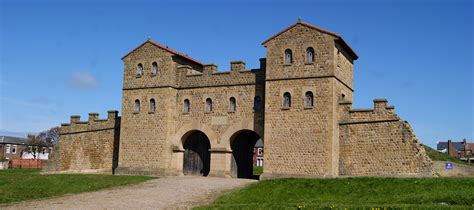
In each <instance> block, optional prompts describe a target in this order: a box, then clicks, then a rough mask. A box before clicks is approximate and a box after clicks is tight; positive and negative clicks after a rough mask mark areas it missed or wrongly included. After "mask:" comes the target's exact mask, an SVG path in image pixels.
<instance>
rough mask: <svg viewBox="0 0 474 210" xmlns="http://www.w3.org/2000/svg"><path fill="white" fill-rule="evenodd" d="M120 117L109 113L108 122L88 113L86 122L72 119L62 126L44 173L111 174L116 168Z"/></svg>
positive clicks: (113, 112) (115, 112)
mask: <svg viewBox="0 0 474 210" xmlns="http://www.w3.org/2000/svg"><path fill="white" fill-rule="evenodd" d="M119 135H120V117H119V116H118V112H117V111H109V112H108V116H107V119H99V115H98V114H97V113H90V114H89V120H88V121H80V116H71V122H70V123H63V124H61V128H60V131H59V138H58V140H57V143H56V146H55V149H54V152H53V153H52V154H51V156H50V160H49V161H48V162H47V164H46V166H45V167H44V169H43V171H45V172H99V173H113V171H114V168H116V167H117V161H118V146H119Z"/></svg>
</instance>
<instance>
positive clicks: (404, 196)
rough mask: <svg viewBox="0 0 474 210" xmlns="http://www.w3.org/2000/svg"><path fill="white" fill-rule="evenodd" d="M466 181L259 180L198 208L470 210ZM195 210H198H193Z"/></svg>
mask: <svg viewBox="0 0 474 210" xmlns="http://www.w3.org/2000/svg"><path fill="white" fill-rule="evenodd" d="M473 189H474V179H472V178H424V179H421V178H367V177H361V178H337V179H278V180H267V181H261V182H259V183H256V184H252V185H250V186H248V187H245V188H243V189H240V190H236V191H232V192H229V193H227V194H224V195H223V196H221V197H219V198H218V199H217V200H215V201H214V203H212V204H211V205H209V206H202V207H199V208H201V209H221V208H225V209H229V208H231V209H269V208H271V209H275V208H276V209H297V206H304V209H314V208H318V209H319V208H323V209H324V208H331V207H333V208H334V207H335V208H337V209H344V208H349V209H354V208H367V209H371V208H377V207H378V208H381V209H384V207H386V208H405V207H407V208H416V209H418V208H421V209H424V208H460V209H463V208H464V209H466V208H468V209H473V208H474V206H473V204H474V190H473ZM199 208H198V209H199Z"/></svg>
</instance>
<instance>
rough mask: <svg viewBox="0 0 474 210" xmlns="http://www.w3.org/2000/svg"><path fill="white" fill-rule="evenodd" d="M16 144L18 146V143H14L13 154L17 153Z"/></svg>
mask: <svg viewBox="0 0 474 210" xmlns="http://www.w3.org/2000/svg"><path fill="white" fill-rule="evenodd" d="M16 146H17V145H13V148H12V153H13V154H16Z"/></svg>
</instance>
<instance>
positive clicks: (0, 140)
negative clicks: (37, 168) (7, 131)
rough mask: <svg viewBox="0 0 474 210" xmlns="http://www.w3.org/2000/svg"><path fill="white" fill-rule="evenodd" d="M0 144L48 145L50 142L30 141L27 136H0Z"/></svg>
mask: <svg viewBox="0 0 474 210" xmlns="http://www.w3.org/2000/svg"><path fill="white" fill-rule="evenodd" d="M0 144H16V145H29V146H42V147H50V146H52V144H51V143H48V142H44V141H31V140H30V139H27V138H21V137H15V136H0Z"/></svg>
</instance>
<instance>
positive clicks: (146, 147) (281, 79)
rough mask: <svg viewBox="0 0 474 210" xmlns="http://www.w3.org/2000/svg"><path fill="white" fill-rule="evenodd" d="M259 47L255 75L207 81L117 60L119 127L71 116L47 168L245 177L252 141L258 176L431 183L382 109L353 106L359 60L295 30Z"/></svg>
mask: <svg viewBox="0 0 474 210" xmlns="http://www.w3.org/2000/svg"><path fill="white" fill-rule="evenodd" d="M262 44H263V45H264V46H265V47H266V50H267V56H266V58H262V59H260V67H259V68H258V69H247V68H246V67H245V63H244V62H243V61H233V62H231V69H230V71H226V72H218V71H217V66H216V65H214V64H203V63H201V62H199V61H197V60H195V59H193V58H191V57H189V56H187V55H184V54H181V53H179V52H177V51H174V50H172V49H170V48H168V47H166V46H162V45H160V44H158V43H155V42H153V41H151V40H148V41H146V42H145V43H143V44H142V45H140V46H138V47H137V48H136V49H134V50H133V51H131V52H130V53H128V54H127V55H125V56H124V57H123V58H122V60H123V61H124V80H123V97H122V117H121V118H120V117H118V116H117V115H116V114H115V115H114V116H110V115H111V114H110V113H109V119H108V120H107V121H105V122H101V123H102V124H101V123H99V122H97V121H96V119H95V118H94V115H93V116H92V120H91V117H90V118H89V122H87V123H81V122H77V121H78V119H76V118H75V117H73V118H71V119H72V120H71V124H70V125H69V124H63V126H62V128H61V135H60V139H59V140H58V145H59V146H60V150H59V152H58V154H56V155H55V156H54V157H55V160H56V162H53V163H51V165H52V166H51V167H50V168H51V169H49V170H53V169H54V170H56V171H64V170H89V169H93V170H99V169H100V170H102V169H103V170H104V171H108V172H110V171H115V172H116V173H118V174H149V175H183V174H184V175H188V174H189V175H204V176H207V175H209V176H223V177H247V178H248V177H250V176H251V170H252V166H251V165H252V164H251V160H252V148H253V145H254V144H255V142H256V141H257V140H258V139H260V138H262V139H263V142H264V147H265V156H264V159H265V165H264V174H263V175H262V177H261V178H276V177H337V176H432V175H433V169H432V168H433V166H432V162H431V160H430V159H429V158H428V157H427V155H426V154H425V151H424V149H423V147H422V146H421V144H420V143H419V142H418V140H417V139H416V136H415V134H414V132H413V130H412V129H411V127H410V125H409V124H408V123H407V122H405V121H403V120H401V119H400V118H399V117H398V116H397V115H396V114H395V112H394V108H393V106H387V101H386V100H385V99H376V100H374V109H366V110H360V109H353V108H352V101H353V92H354V84H353V67H354V61H355V60H357V59H358V56H357V54H356V53H355V52H354V51H353V50H352V49H351V48H350V47H349V45H348V44H347V43H346V42H345V41H344V39H343V38H342V37H340V36H339V35H337V34H335V33H332V32H329V31H326V30H324V29H321V28H318V27H316V26H313V25H311V24H308V23H302V22H297V23H296V24H294V25H292V26H290V27H288V28H287V29H285V30H283V31H282V32H280V33H278V34H276V35H275V36H273V37H271V38H269V39H268V40H267V41H265V42H263V43H262ZM118 136H120V138H119V139H120V144H119V143H118V141H119V140H118ZM85 139H87V140H88V141H87V143H86V142H85ZM98 148H101V150H100V151H101V152H97V151H98V150H97V149H98ZM114 148H115V149H114ZM57 150H58V149H57ZM73 154H74V155H76V156H74V158H71V157H72V156H73ZM79 154H81V155H79ZM117 154H118V165H115V164H116V163H117V162H116V161H117V160H116V159H115V158H114V157H115V156H117ZM87 158H88V159H87ZM53 166H54V167H53ZM116 166H117V168H116V169H115V167H116Z"/></svg>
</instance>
